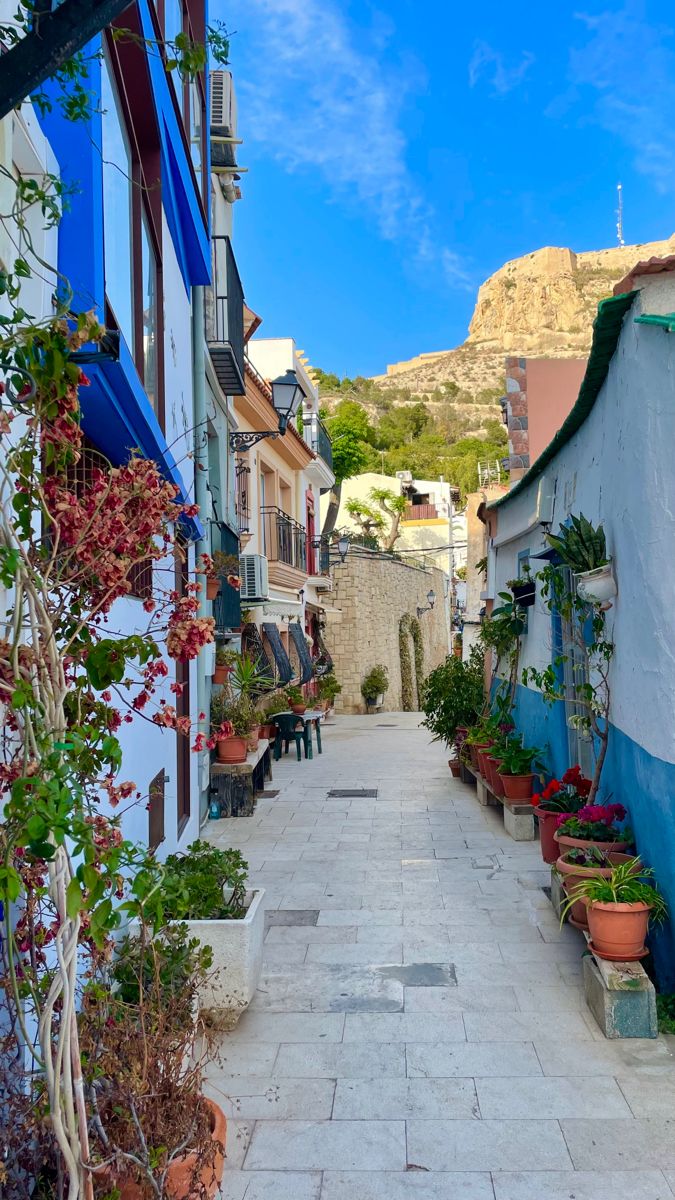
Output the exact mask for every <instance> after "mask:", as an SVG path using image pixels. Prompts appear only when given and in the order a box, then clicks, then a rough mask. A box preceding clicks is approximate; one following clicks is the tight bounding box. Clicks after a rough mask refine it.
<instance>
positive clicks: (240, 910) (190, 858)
mask: <svg viewBox="0 0 675 1200" xmlns="http://www.w3.org/2000/svg"><path fill="white" fill-rule="evenodd" d="M247 878H248V863H247V862H246V860H245V859H244V858H242V855H241V853H240V852H239V850H219V849H218V847H217V846H212V845H210V843H209V842H193V843H192V845H191V846H188V848H187V851H186V853H185V854H171V855H169V857H168V858H167V860H166V863H165V875H164V880H163V882H162V898H163V901H164V915H165V917H167V918H168V919H169V920H174V921H222V920H225V919H226V918H239V917H243V916H244V914H245V912H246V880H247Z"/></svg>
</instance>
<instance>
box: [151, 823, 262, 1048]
mask: <svg viewBox="0 0 675 1200" xmlns="http://www.w3.org/2000/svg"><path fill="white" fill-rule="evenodd" d="M247 876H248V863H247V862H246V861H245V860H244V859H243V858H242V856H241V853H240V852H239V851H238V850H221V849H219V848H218V847H217V846H212V845H211V844H210V843H208V842H199V841H198V842H193V844H192V845H191V846H188V848H187V850H186V852H185V854H173V855H170V856H169V857H168V858H167V860H166V863H165V875H164V880H163V883H162V902H163V907H164V913H165V917H166V919H167V920H171V921H181V922H184V923H185V924H186V925H187V929H188V932H189V934H190V936H191V937H194V938H198V939H199V941H200V942H201V943H202V944H204V945H207V946H210V948H211V952H212V957H213V962H212V966H213V970H212V971H211V972H210V973H209V975H208V976H207V977H206V979H205V980H204V982H203V984H202V986H201V987H200V990H199V1006H200V1009H201V1011H202V1014H203V1015H204V1016H205V1018H206V1019H207V1021H208V1023H209V1024H211V1025H217V1026H219V1027H226V1026H228V1025H231V1024H232V1023H234V1021H236V1020H237V1019H238V1018H239V1016H240V1015H241V1013H242V1012H243V1011H244V1009H245V1008H246V1007H247V1006H248V1004H250V1002H251V1000H252V999H253V996H254V994H255V991H256V989H257V987H258V983H259V980H260V973H261V969H262V957H263V938H264V932H265V911H264V906H263V903H262V899H263V896H264V894H265V893H264V891H263V889H262V888H258V889H253V890H249V889H247V886H246V884H247Z"/></svg>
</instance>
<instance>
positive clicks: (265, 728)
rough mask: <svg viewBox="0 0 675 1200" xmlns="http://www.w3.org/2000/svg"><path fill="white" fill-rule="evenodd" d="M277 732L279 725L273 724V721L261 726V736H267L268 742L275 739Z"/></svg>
mask: <svg viewBox="0 0 675 1200" xmlns="http://www.w3.org/2000/svg"><path fill="white" fill-rule="evenodd" d="M276 732H277V727H276V725H273V724H272V723H271V722H268V723H267V724H266V725H261V726H260V736H261V738H267V741H268V742H273V741H274V738H275V735H276Z"/></svg>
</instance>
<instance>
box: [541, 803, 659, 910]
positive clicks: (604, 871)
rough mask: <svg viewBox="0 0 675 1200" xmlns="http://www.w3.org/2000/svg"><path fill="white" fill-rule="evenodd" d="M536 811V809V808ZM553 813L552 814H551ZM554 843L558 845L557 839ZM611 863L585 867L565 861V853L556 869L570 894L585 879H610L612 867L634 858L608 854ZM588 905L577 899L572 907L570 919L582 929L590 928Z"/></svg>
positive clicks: (638, 870) (627, 855)
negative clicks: (603, 865) (604, 865)
mask: <svg viewBox="0 0 675 1200" xmlns="http://www.w3.org/2000/svg"><path fill="white" fill-rule="evenodd" d="M535 812H536V809H535ZM549 815H551V814H549ZM540 828H541V826H540ZM553 844H554V845H557V843H556V841H555V839H553ZM607 857H608V859H609V863H610V865H609V866H608V867H601V866H592V867H583V866H580V865H579V864H578V863H568V862H565V855H564V854H562V855H561V856H560V858H558V859H557V860H556V864H555V869H556V871H557V872H558V874H559V875H560V876H561V877H562V881H563V887H564V889H565V891H566V892H567V894H568V896H569V895H571V894H572V892H573V891H574V889H575V888H576V887H578V886H579V884H580V883H583V882H584V880H585V879H597V878H600V879H609V877H610V875H611V873H612V867H617V866H619V864H620V863H624V862H630V861H631V860H632V858H633V855H631V854H608V856H607ZM641 869H642V867H641V864H640V865H638V866H637V867H636V874H639V872H640V870H641ZM587 911H588V910H587V906H586V903H585V901H584V900H577V901H576V903H575V904H573V905H572V908H571V909H570V912H569V916H570V919H571V920H572V921H573V922H574V924H575V925H577V926H578V927H579V928H580V929H588V920H587Z"/></svg>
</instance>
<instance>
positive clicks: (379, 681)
mask: <svg viewBox="0 0 675 1200" xmlns="http://www.w3.org/2000/svg"><path fill="white" fill-rule="evenodd" d="M388 687H389V679H388V677H387V668H386V667H385V666H384V664H383V663H379V664H378V666H376V667H371V669H370V671H369V672H368V674H367V675H366V677H365V679H364V680H363V682H362V684H361V695H362V696H363V699H364V700H365V701H366V703H369V702H370V703H371V704H372V703H373V702H374V701H375V700H377V697H378V696H383V695H384V693H385V692H386V691H387V688H388Z"/></svg>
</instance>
